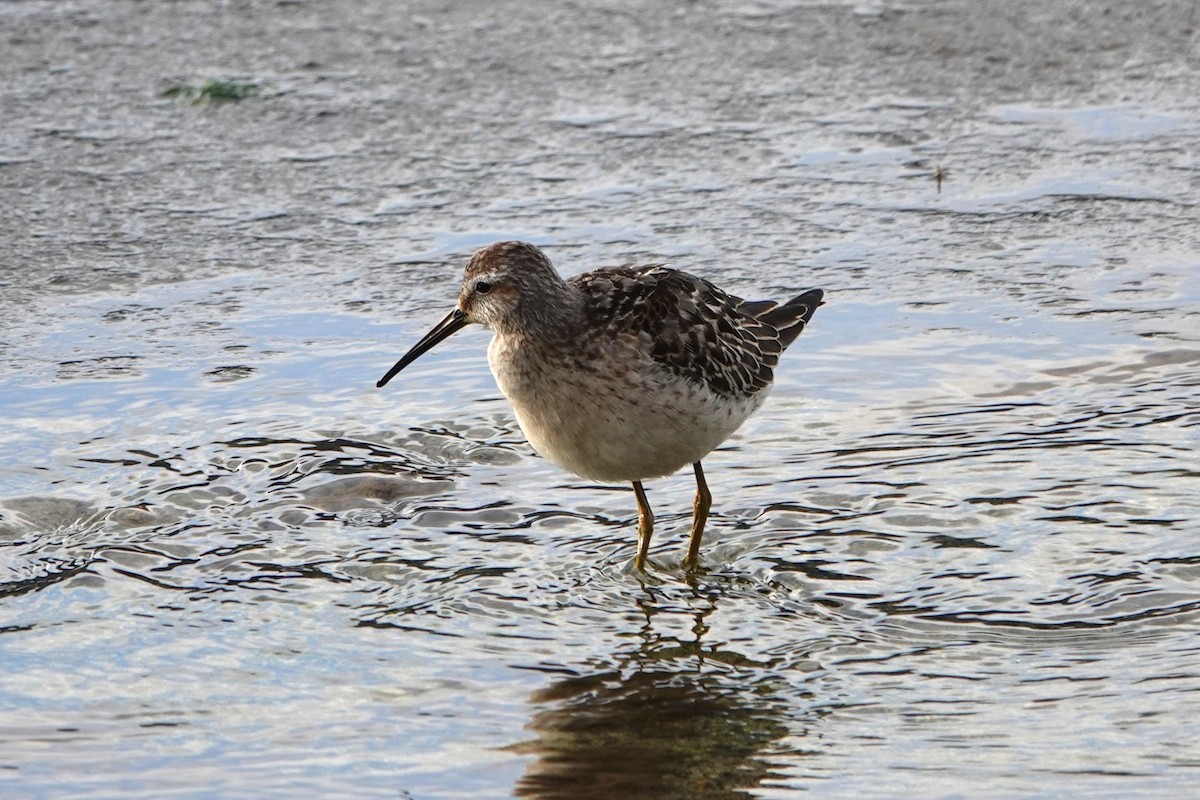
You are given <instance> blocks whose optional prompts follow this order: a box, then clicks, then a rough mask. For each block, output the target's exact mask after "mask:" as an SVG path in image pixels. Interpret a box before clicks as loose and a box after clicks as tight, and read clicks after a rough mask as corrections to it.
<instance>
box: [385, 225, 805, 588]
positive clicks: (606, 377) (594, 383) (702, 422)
mask: <svg viewBox="0 0 1200 800" xmlns="http://www.w3.org/2000/svg"><path fill="white" fill-rule="evenodd" d="M821 297H822V292H821V290H820V289H810V290H809V291H807V292H804V293H803V294H801V295H799V296H798V297H795V298H793V299H791V300H788V301H787V302H784V303H775V302H771V301H769V300H759V301H747V300H743V299H741V298H740V297H734V296H733V295H730V294H726V293H725V292H723V291H721V290H720V289H718V288H717V287H716V286H713V285H712V284H711V283H709V282H708V281H706V280H704V279H702V278H697V277H696V276H694V275H689V274H688V273H686V272H680V271H678V270H674V269H668V268H667V267H664V266H659V265H651V266H624V267H617V268H614V269H599V270H596V271H594V272H587V273H584V274H582V275H577V276H575V277H574V278H571V279H570V280H566V281H564V280H563V279H562V278H561V277H559V275H558V273H557V272H556V271H555V270H554V267H553V266H552V265H551V264H550V260H549V259H548V258H546V256H545V254H543V253H542V251H541V250H539V249H538V248H536V247H534V246H533V245H531V244H527V243H525V242H498V243H496V244H493V245H489V246H488V247H485V248H483V249H482V250H479V251H478V252H476V253H475V255H474V256H472V257H471V260H470V262H469V263H468V264H467V268H466V272H465V273H464V275H463V282H462V289H461V291H460V292H459V295H458V305H457V307H456V308H455V309H454V310H453V311H451V312H450V313H449V314H448V315H447V316H446V318H445V319H443V320H442V321H441V322H440V323H438V325H437V326H436V327H435V328H434V329H433V330H431V331H430V332H429V333H428V334H426V335H425V337H424V338H423V339H421V340H420V341H419V342H417V344H416V345H414V346H413V348H412V349H411V350H409V351H408V353H407V354H406V355H405V356H404V357H403V358H401V359H400V360H399V361H397V362H396V365H395V366H393V367H392V368H391V369H390V370H388V372H387V374H386V375H384V376H383V378H381V379H380V380H379V382H378V385H379V386H383V385H384V384H386V383H387V382H388V381H390V380H391V379H392V378H393V377H395V375H396V373H398V372H399V371H400V370H402V369H404V368H405V367H406V366H408V365H409V364H411V363H412V362H413V361H415V360H416V359H417V358H418V357H420V356H421V354H423V353H425V352H427V351H428V350H429V349H430V348H432V347H433V346H434V345H436V344H437V343H438V342H440V341H442V340H443V339H445V338H446V337H448V336H450V335H451V334H452V333H454V332H455V331H458V330H460V329H462V328H463V327H465V326H466V325H469V324H471V323H473V322H474V323H479V324H481V325H484V326H486V327H488V328H490V329H491V330H492V332H493V333H494V334H495V336H494V337H493V339H492V343H491V346H490V347H489V348H488V364H489V365H491V368H492V374H493V375H495V377H496V382H497V383H498V384H499V386H500V391H502V392H503V393H504V395H505V397H507V398H508V400H509V402H511V403H512V406H513V410H514V411H515V412H516V415H517V422H518V423H519V424H520V426H521V429H522V430H523V431H524V432H525V435H526V436H527V437H528V438H529V442H530V444H532V445H533V447H534V449H535V450H537V452H538V453H540V454H541V455H542V456H544V457H545V458H547V459H549V460H550V461H552V462H554V463H555V464H557V465H558V466H560V467H562V468H564V469H566V470H569V471H570V472H573V473H575V474H576V475H579V476H581V477H584V478H588V479H591V480H597V481H605V482H624V481H630V482H632V484H633V491H634V495H635V496H636V498H637V506H638V549H637V557H636V559H635V565H636V566H637V568H638V569H639V570H640V569H644V568H645V563H646V554H647V553H648V552H649V548H650V536H651V534H652V533H653V531H654V515H653V513H652V512H651V510H650V504H649V503H648V502H647V500H646V492H645V490H644V489H643V488H642V481H644V480H646V479H648V478H660V477H663V476H664V475H669V474H671V473H672V472H675V471H676V470H678V469H680V468H681V467H684V466H686V465H688V464H691V465H692V467H693V469H694V470H695V473H696V500H695V504H694V506H693V509H692V529H691V538H690V539H689V541H688V549H687V556H686V557H685V558H684V562H683V563H684V566H685V567H687V568H689V569H690V568H693V567H695V566H696V564H697V563H698V560H699V555H700V540H701V538H702V537H703V535H704V524H705V521H706V520H707V519H708V511H709V507H710V505H711V503H712V496H711V495H710V494H709V491H708V485H707V483H706V482H705V480H704V471H703V470H702V469H701V467H700V460H701V459H702V458H704V457H705V456H706V455H708V453H710V452H711V451H712V450H713V449H714V448H715V447H717V446H718V445H719V444H721V442H723V441H725V440H726V439H727V438H728V437H729V436H730V435H731V434H732V433H733V432H734V431H736V430H737V429H738V428H739V427H740V426H741V424H742V423H743V422H745V421H746V419H747V418H748V417H749V416H750V415H751V414H753V413H754V411H755V410H756V409H758V407H759V406H760V405H762V402H763V399H764V397H765V396H766V394H767V390H768V389H769V388H770V386H771V381H772V379H773V373H772V370H773V369H774V368H775V365H776V363H777V362H778V360H779V356H780V354H781V353H782V352H783V350H784V348H786V347H787V346H788V345H789V344H791V343H792V342H793V341H794V340H795V338H796V337H797V336H799V335H800V332H801V331H802V330H804V326H805V324H807V322H808V321H809V319H810V318H811V317H812V315H813V312H814V311H816V309H817V306H819V305H820V304H821Z"/></svg>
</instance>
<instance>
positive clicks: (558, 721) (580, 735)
mask: <svg viewBox="0 0 1200 800" xmlns="http://www.w3.org/2000/svg"><path fill="white" fill-rule="evenodd" d="M676 599H677V598H676ZM698 599H699V598H698ZM707 600H708V601H709V602H707V603H705V605H706V608H705V609H703V610H701V611H699V612H696V613H695V617H696V621H695V625H694V626H693V628H692V630H693V632H694V637H695V638H694V639H692V640H690V641H680V640H679V639H675V638H671V637H666V636H658V635H656V634H655V633H654V630H653V618H654V616H655V614H657V613H659V612H658V611H657V610H656V609H655V604H654V601H653V597H652V596H650V597H649V599H647V600H644V601H643V603H642V608H643V610H644V611H645V612H646V615H647V618H646V623H647V624H646V627H645V628H644V629H643V631H642V634H641V639H642V641H641V643H640V645H639V646H638V647H636V648H634V649H633V650H632V651H626V652H623V653H619V654H617V655H615V656H614V657H613V659H612V660H611V661H610V662H609V663H608V664H607V665H595V666H596V667H598V668H596V669H592V670H589V671H588V673H587V674H582V675H572V676H570V677H566V678H563V679H561V680H559V681H557V682H556V683H554V684H552V685H551V686H549V687H547V688H545V689H542V690H540V691H538V692H537V693H535V695H534V696H533V698H532V702H533V703H534V704H535V705H537V706H540V707H542V710H540V711H537V712H536V713H535V714H534V716H533V718H532V720H531V722H530V724H529V729H530V730H531V731H533V732H534V733H536V734H537V738H536V739H535V740H533V741H530V742H526V743H524V744H522V745H519V746H518V747H517V748H515V749H516V750H518V751H519V752H522V753H528V754H532V755H535V756H536V757H537V759H536V760H535V761H534V762H532V763H531V764H530V765H529V767H528V768H527V770H526V772H525V775H524V776H523V777H522V778H521V780H520V781H519V782H518V784H517V786H516V789H515V794H516V796H517V797H531V798H539V800H560V799H561V800H566V798H571V799H572V800H601V798H603V800H612V799H613V798H624V799H625V800H638V799H639V798H646V800H649V799H650V798H655V800H664V799H669V798H681V799H682V798H689V799H690V800H718V799H720V800H725V799H726V798H727V799H728V800H735V799H739V798H749V797H751V794H750V792H749V791H748V790H749V789H751V788H753V787H755V786H758V785H760V784H761V783H762V782H763V781H764V780H765V779H766V778H768V777H770V776H771V767H770V764H769V763H768V761H767V760H766V758H765V755H766V754H767V753H768V752H769V750H770V749H771V747H772V745H773V743H775V742H777V741H778V740H779V739H781V738H782V737H783V736H784V735H786V733H787V728H786V727H785V726H784V724H783V723H782V721H781V720H782V718H783V717H784V714H783V713H782V710H781V709H779V708H778V707H777V704H775V703H772V701H771V700H769V699H768V696H769V694H770V693H769V691H767V690H766V687H765V686H764V685H763V684H767V683H770V680H771V679H770V677H769V675H770V670H769V669H768V668H765V667H767V666H768V665H762V664H754V663H752V662H750V661H748V660H747V659H745V658H744V657H742V656H740V655H738V654H737V653H734V652H732V651H728V650H722V649H720V648H714V647H706V646H705V644H704V643H703V636H704V633H705V632H706V631H707V625H706V624H705V621H704V617H706V616H707V615H708V614H710V613H711V612H712V611H713V609H714V608H715V603H714V602H713V600H714V598H711V597H710V598H707ZM605 666H607V669H605V668H604V667H605ZM756 675H757V676H758V679H757V680H756V679H755V676H756ZM747 680H748V683H747V682H746V681H747Z"/></svg>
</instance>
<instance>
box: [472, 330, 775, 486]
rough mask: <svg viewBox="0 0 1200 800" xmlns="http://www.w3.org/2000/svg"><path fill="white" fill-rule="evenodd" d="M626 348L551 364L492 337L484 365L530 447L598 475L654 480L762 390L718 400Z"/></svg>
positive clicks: (707, 448) (696, 450)
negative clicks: (620, 354) (595, 358)
mask: <svg viewBox="0 0 1200 800" xmlns="http://www.w3.org/2000/svg"><path fill="white" fill-rule="evenodd" d="M628 355H629V356H630V358H629V359H627V360H626V359H621V358H614V359H611V360H608V361H606V362H605V363H603V364H602V363H597V362H583V363H578V362H575V363H550V362H549V361H548V360H542V359H540V358H537V357H531V356H530V355H529V354H528V353H520V352H519V351H516V350H514V349H513V348H512V347H511V346H510V345H509V343H507V342H505V341H504V340H503V339H502V338H501V337H499V336H497V337H496V338H495V339H493V340H492V344H491V346H490V347H489V349H488V362H489V364H490V365H491V368H492V374H493V375H495V377H496V382H497V383H498V384H499V386H500V390H501V391H502V392H504V395H505V396H506V397H507V398H508V399H509V402H511V403H512V406H513V410H514V411H515V412H516V415H517V422H518V423H519V424H520V426H521V430H523V431H524V432H525V435H526V436H527V437H528V438H529V443H530V444H532V445H533V447H534V449H535V450H537V451H538V453H540V454H541V455H542V456H543V457H544V458H546V459H548V460H549V461H552V462H553V463H555V464H557V465H559V466H560V467H562V468H564V469H566V470H569V471H570V472H573V473H575V474H576V475H580V476H582V477H585V478H589V479H592V480H598V481H610V482H616V481H633V480H643V479H647V478H657V477H661V476H663V475H669V474H670V473H672V472H674V471H676V470H677V469H679V468H680V467H683V466H686V465H688V464H691V463H693V462H696V461H699V460H700V459H702V458H703V457H704V456H705V455H707V454H708V453H709V452H711V451H712V450H713V449H714V448H715V447H717V446H718V445H719V444H721V442H723V441H725V439H727V438H728V437H729V436H730V434H732V433H733V432H734V431H736V430H737V429H738V427H740V426H741V424H742V423H743V422H745V420H746V418H747V417H749V416H750V415H751V414H752V413H753V412H754V411H755V410H756V409H757V408H758V407H759V405H761V404H762V401H763V399H764V396H765V395H766V391H765V390H764V391H761V392H758V393H757V394H755V395H754V396H752V397H749V398H732V399H731V398H726V397H721V396H719V395H716V394H714V393H712V392H710V391H708V390H707V389H706V388H704V387H700V386H697V385H695V384H693V383H690V382H688V381H685V380H683V379H681V378H677V377H674V376H671V375H669V374H668V373H666V372H663V371H662V370H660V369H658V368H657V367H656V366H655V365H653V363H652V362H648V361H644V360H639V359H638V358H637V355H638V354H637V353H635V352H633V351H631V352H630V353H629V354H628Z"/></svg>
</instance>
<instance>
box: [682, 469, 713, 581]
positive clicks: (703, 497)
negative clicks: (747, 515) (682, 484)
mask: <svg viewBox="0 0 1200 800" xmlns="http://www.w3.org/2000/svg"><path fill="white" fill-rule="evenodd" d="M692 466H693V467H695V469H696V502H695V503H694V504H693V505H692V536H691V538H690V539H688V551H687V558H685V559H684V560H683V566H684V567H686V568H687V569H694V568H695V567H696V565H697V564H699V563H700V540H701V539H703V538H704V523H705V522H707V521H708V510H709V509H710V508H712V495H711V494H710V493H709V491H708V484H707V483H705V482H704V470H703V469H701V468H700V462H699V461H697V462H696V463H695V464H693V465H692Z"/></svg>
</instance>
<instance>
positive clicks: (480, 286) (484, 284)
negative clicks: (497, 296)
mask: <svg viewBox="0 0 1200 800" xmlns="http://www.w3.org/2000/svg"><path fill="white" fill-rule="evenodd" d="M491 290H492V284H491V283H489V282H488V281H480V282H479V283H477V284H475V291H476V292H478V293H479V294H487V293H488V292H490V291H491Z"/></svg>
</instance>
